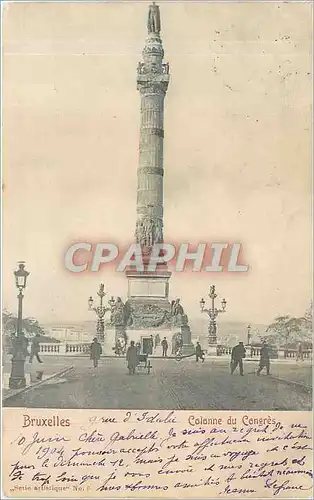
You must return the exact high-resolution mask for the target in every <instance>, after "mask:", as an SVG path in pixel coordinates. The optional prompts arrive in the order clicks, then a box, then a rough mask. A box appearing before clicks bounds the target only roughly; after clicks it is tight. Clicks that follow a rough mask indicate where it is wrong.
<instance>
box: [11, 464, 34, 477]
mask: <svg viewBox="0 0 314 500" xmlns="http://www.w3.org/2000/svg"><path fill="white" fill-rule="evenodd" d="M11 467H12V470H11V471H10V473H9V477H10V478H11V481H14V480H15V479H19V480H21V479H22V477H23V476H24V472H23V471H24V470H29V469H35V466H34V465H22V464H20V461H19V460H18V461H17V462H15V463H14V464H11Z"/></svg>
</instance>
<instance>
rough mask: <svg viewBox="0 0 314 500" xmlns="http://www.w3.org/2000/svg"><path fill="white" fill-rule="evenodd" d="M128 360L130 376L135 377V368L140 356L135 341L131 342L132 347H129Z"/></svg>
mask: <svg viewBox="0 0 314 500" xmlns="http://www.w3.org/2000/svg"><path fill="white" fill-rule="evenodd" d="M126 360H127V363H128V370H129V374H130V375H134V373H135V368H136V366H137V364H138V354H137V349H136V347H135V343H134V340H131V344H130V347H128V350H127V352H126Z"/></svg>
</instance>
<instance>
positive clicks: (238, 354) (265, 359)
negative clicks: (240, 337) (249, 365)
mask: <svg viewBox="0 0 314 500" xmlns="http://www.w3.org/2000/svg"><path fill="white" fill-rule="evenodd" d="M245 356H246V349H245V347H244V344H243V342H239V343H238V345H236V346H235V347H234V348H233V349H232V351H231V362H230V368H231V375H232V374H233V372H234V371H235V369H236V368H237V367H239V372H240V375H241V376H243V375H244V372H243V359H244V358H245ZM264 368H266V374H267V375H270V349H269V347H268V345H267V343H266V342H264V343H263V346H262V348H261V350H260V361H259V367H258V370H257V372H256V374H257V375H260V373H261V371H262V370H263V369H264Z"/></svg>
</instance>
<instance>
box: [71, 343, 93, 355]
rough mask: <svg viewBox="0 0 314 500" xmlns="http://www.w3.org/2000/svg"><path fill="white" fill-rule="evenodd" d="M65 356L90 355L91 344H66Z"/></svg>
mask: <svg viewBox="0 0 314 500" xmlns="http://www.w3.org/2000/svg"><path fill="white" fill-rule="evenodd" d="M65 354H74V355H75V354H86V355H89V354H90V343H89V344H87V343H85V344H66V345H65Z"/></svg>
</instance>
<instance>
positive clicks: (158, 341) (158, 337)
mask: <svg viewBox="0 0 314 500" xmlns="http://www.w3.org/2000/svg"><path fill="white" fill-rule="evenodd" d="M158 346H160V336H159V333H157V334H156V335H155V347H158Z"/></svg>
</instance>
